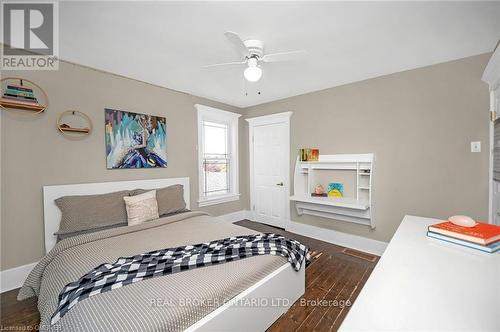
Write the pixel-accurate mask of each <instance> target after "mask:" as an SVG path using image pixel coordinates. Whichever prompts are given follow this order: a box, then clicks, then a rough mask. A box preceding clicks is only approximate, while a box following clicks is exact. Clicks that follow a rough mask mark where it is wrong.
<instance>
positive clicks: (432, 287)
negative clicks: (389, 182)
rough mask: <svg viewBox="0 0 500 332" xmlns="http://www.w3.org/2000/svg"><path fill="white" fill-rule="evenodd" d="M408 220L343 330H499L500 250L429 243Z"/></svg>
mask: <svg viewBox="0 0 500 332" xmlns="http://www.w3.org/2000/svg"><path fill="white" fill-rule="evenodd" d="M439 221H440V220H436V219H430V218H422V217H415V216H406V217H405V218H404V219H403V222H402V223H401V225H400V226H399V228H398V230H397V232H396V234H394V237H393V238H392V240H391V242H390V243H389V245H388V246H387V249H386V250H385V252H384V254H383V255H382V257H381V259H380V261H379V263H378V264H377V266H376V267H375V269H374V271H373V273H372V274H371V276H370V278H369V279H368V281H367V282H366V284H365V286H364V287H363V289H362V291H361V293H360V294H359V296H358V298H357V299H356V300H355V301H354V304H353V306H352V308H351V310H350V311H349V313H348V315H347V317H346V319H345V320H344V322H343V323H342V326H341V327H340V331H500V252H497V253H495V254H488V253H483V252H480V251H477V250H473V249H469V248H465V247H462V246H459V245H455V244H451V243H446V242H442V241H440V240H437V239H431V238H428V237H427V236H426V231H427V226H428V225H431V224H434V223H437V222H439Z"/></svg>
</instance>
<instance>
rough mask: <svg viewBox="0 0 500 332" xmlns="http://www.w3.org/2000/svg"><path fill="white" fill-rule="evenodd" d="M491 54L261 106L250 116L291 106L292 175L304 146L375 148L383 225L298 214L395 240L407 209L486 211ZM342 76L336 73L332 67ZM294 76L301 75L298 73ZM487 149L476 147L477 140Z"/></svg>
mask: <svg viewBox="0 0 500 332" xmlns="http://www.w3.org/2000/svg"><path fill="white" fill-rule="evenodd" d="M489 57H490V54H484V55H479V56H475V57H470V58H465V59H461V60H458V61H452V62H448V63H443V64H438V65H434V66H430V67H425V68H420V69H415V70H411V71H406V72H400V73H396V74H393V75H388V76H384V77H379V78H375V79H370V80H366V81H362V82H357V83H353V84H349V85H345V86H341V87H336V88H331V89H327V90H323V91H319V92H313V93H309V94H305V95H301V96H297V97H291V98H287V99H284V100H280V101H276V102H271V103H268V104H264V105H259V106H255V107H252V108H249V109H246V110H245V117H254V116H259V115H265V114H270V113H278V112H283V111H293V115H292V118H291V156H292V158H291V159H292V165H291V175H292V176H293V167H294V163H295V158H296V156H297V154H298V149H299V148H301V147H318V148H319V149H320V153H322V154H334V153H367V152H374V153H375V154H376V166H375V167H376V173H375V176H374V179H373V181H374V183H373V187H374V190H375V201H376V210H375V218H376V223H377V227H376V229H375V230H371V229H370V228H369V227H367V226H363V225H356V224H352V223H347V222H342V221H334V220H331V219H324V218H319V217H311V216H298V215H297V214H296V212H295V209H294V208H293V204H292V213H291V218H292V220H294V221H297V222H302V223H307V224H313V225H319V226H322V227H325V228H330V229H335V230H339V231H343V232H347V233H351V234H356V235H361V236H365V237H369V238H373V239H377V240H382V241H389V240H390V238H391V237H392V235H393V234H394V232H395V230H396V228H397V227H398V225H399V223H400V222H401V220H402V218H403V216H404V215H405V214H414V215H420V216H428V217H436V218H445V217H448V216H450V215H453V214H461V213H463V214H466V215H471V216H473V217H475V218H479V219H482V220H486V218H487V211H488V148H487V147H488V144H489V142H488V110H489V97H488V88H487V85H486V84H485V83H483V82H482V81H481V75H482V73H483V70H484V68H485V66H486V63H487V61H488V59H489ZM332 75H335V73H332ZM297 79H300V77H298V78H297ZM471 141H481V142H482V147H483V149H482V152H481V153H471V152H470V142H471Z"/></svg>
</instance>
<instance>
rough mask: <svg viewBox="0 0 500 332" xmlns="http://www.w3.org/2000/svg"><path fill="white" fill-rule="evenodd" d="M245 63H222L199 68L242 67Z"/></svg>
mask: <svg viewBox="0 0 500 332" xmlns="http://www.w3.org/2000/svg"><path fill="white" fill-rule="evenodd" d="M245 63H246V61H238V62H224V63H216V64H213V65H207V66H203V67H201V68H212V67H220V66H232V65H243V64H245Z"/></svg>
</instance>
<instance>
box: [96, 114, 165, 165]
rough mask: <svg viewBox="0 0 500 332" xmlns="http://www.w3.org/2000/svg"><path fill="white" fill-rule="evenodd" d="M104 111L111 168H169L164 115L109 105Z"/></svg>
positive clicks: (107, 155) (107, 157)
mask: <svg viewBox="0 0 500 332" xmlns="http://www.w3.org/2000/svg"><path fill="white" fill-rule="evenodd" d="M104 111H105V130H106V132H105V140H106V164H107V168H108V169H119V168H156V167H167V148H166V147H167V123H166V119H165V118H164V117H160V116H154V115H146V114H140V113H132V112H126V111H119V110H113V109H108V108H106V109H104Z"/></svg>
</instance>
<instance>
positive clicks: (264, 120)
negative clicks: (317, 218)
mask: <svg viewBox="0 0 500 332" xmlns="http://www.w3.org/2000/svg"><path fill="white" fill-rule="evenodd" d="M292 114H293V112H282V113H275V114H270V115H264V116H258V117H254V118H248V119H245V120H246V121H247V122H248V146H249V149H248V150H249V154H250V155H249V173H250V174H249V175H250V220H253V221H255V214H254V202H255V194H254V186H253V180H254V179H253V158H254V156H253V131H254V127H256V126H263V125H270V124H276V123H284V124H285V125H286V129H287V132H288V135H286V140H285V146H286V151H284V156H285V165H288V166H287V167H286V172H285V175H284V180H283V185H284V187H285V193H286V194H287V197H286V198H285V229H286V228H287V227H288V223H289V222H290V199H289V198H290V117H291V116H292Z"/></svg>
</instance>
